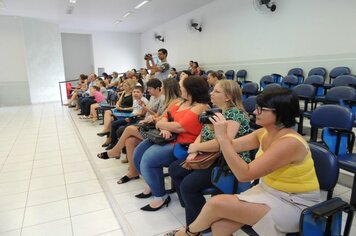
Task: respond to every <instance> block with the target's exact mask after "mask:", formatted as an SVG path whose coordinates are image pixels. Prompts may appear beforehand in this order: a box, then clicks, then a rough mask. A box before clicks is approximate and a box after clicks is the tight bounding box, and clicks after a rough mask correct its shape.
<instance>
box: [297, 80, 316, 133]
mask: <svg viewBox="0 0 356 236" xmlns="http://www.w3.org/2000/svg"><path fill="white" fill-rule="evenodd" d="M293 90H294V92H295V93H296V94H297V95H298V97H299V100H302V101H304V108H303V109H301V111H300V115H299V122H298V133H300V134H301V135H303V123H304V116H306V117H309V118H310V113H311V109H312V108H313V106H312V102H313V101H314V97H315V87H314V86H313V85H311V84H299V85H297V86H295V87H294V89H293ZM309 104H311V105H310V109H308V105H309Z"/></svg>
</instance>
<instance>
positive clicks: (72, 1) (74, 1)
mask: <svg viewBox="0 0 356 236" xmlns="http://www.w3.org/2000/svg"><path fill="white" fill-rule="evenodd" d="M69 2H70V3H73V4H75V3H76V2H77V0H69Z"/></svg>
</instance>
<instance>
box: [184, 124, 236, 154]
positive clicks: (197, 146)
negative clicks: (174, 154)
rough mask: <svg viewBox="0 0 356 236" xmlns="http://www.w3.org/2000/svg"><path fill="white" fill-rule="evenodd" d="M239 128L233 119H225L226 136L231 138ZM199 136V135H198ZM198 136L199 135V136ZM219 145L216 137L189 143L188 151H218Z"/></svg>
mask: <svg viewBox="0 0 356 236" xmlns="http://www.w3.org/2000/svg"><path fill="white" fill-rule="evenodd" d="M239 129H240V123H238V122H236V121H234V120H228V121H227V137H228V138H229V139H230V140H231V139H233V138H234V137H235V136H236V134H237V132H238V130H239ZM200 136H201V135H200ZM200 136H199V137H200ZM219 148H220V145H219V143H218V141H217V140H216V139H212V140H209V141H206V142H199V143H196V142H194V143H193V144H191V145H189V150H188V151H189V153H193V152H199V151H201V152H217V151H219Z"/></svg>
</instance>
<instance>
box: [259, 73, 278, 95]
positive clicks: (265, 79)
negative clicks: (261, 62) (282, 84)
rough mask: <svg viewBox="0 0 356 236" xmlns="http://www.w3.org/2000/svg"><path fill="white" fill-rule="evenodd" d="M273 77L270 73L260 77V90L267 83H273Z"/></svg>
mask: <svg viewBox="0 0 356 236" xmlns="http://www.w3.org/2000/svg"><path fill="white" fill-rule="evenodd" d="M274 81H275V80H274V77H273V76H272V75H265V76H263V77H262V78H261V79H260V89H261V91H262V90H264V89H265V87H266V86H267V85H268V84H273V83H274Z"/></svg>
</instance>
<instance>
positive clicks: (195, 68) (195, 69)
mask: <svg viewBox="0 0 356 236" xmlns="http://www.w3.org/2000/svg"><path fill="white" fill-rule="evenodd" d="M192 75H198V76H199V75H201V70H200V67H199V64H198V62H197V61H193V63H192Z"/></svg>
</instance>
